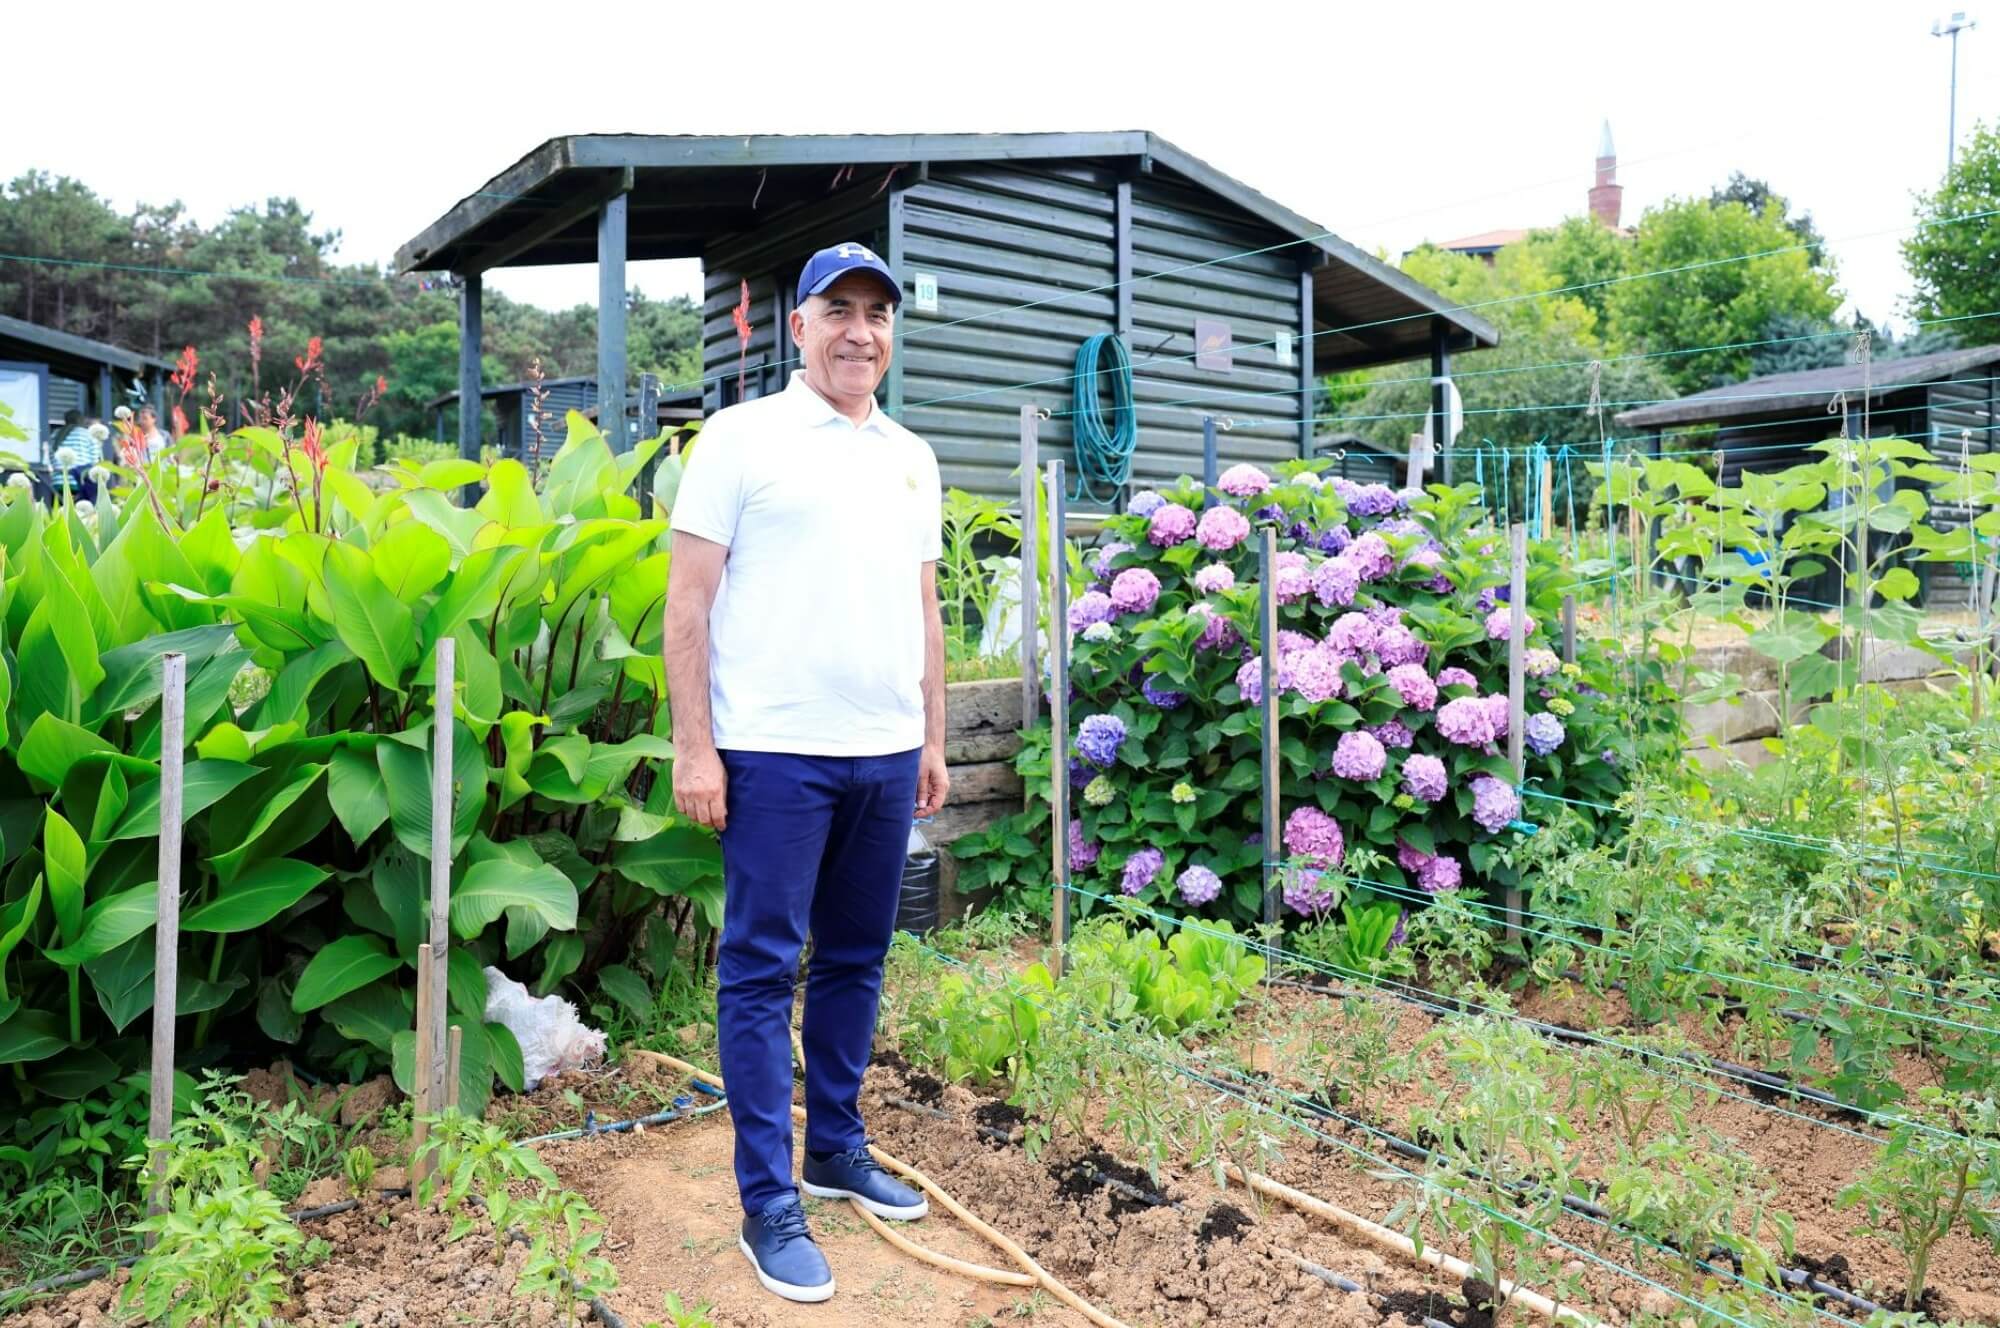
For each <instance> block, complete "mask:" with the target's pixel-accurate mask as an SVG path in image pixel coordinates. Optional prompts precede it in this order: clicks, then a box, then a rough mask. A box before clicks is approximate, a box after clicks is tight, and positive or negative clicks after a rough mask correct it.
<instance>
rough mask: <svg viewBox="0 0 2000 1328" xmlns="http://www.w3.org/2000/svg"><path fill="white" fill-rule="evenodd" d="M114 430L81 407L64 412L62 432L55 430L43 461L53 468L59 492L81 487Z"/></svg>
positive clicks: (52, 479) (52, 478)
mask: <svg viewBox="0 0 2000 1328" xmlns="http://www.w3.org/2000/svg"><path fill="white" fill-rule="evenodd" d="M110 434H111V431H110V430H109V429H107V428H105V427H104V425H103V424H102V423H101V422H99V421H96V420H92V419H91V418H90V417H88V416H87V415H85V414H84V413H83V412H82V411H80V410H66V411H64V412H63V422H62V432H61V433H58V434H51V435H50V437H49V442H48V448H47V451H46V452H45V454H44V455H43V457H42V462H43V464H44V465H46V466H47V467H48V470H49V485H50V488H51V489H52V490H53V492H55V493H61V492H62V491H64V490H72V491H74V490H77V489H79V488H80V487H81V485H82V482H83V476H85V475H86V474H88V473H89V471H90V468H91V467H92V466H94V465H96V464H97V463H98V461H99V460H101V459H102V458H103V456H104V444H103V441H102V440H103V439H104V438H108V437H110Z"/></svg>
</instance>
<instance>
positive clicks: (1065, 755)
mask: <svg viewBox="0 0 2000 1328" xmlns="http://www.w3.org/2000/svg"><path fill="white" fill-rule="evenodd" d="M1066 499H1067V495H1066V494H1065V493H1064V491H1063V463H1062V462H1060V461H1051V462H1049V471H1048V504H1049V550H1048V552H1049V815H1050V819H1051V827H1050V830H1051V833H1050V836H1049V837H1050V840H1051V841H1052V844H1053V850H1052V853H1053V857H1054V859H1055V861H1054V866H1055V877H1054V880H1055V892H1056V893H1055V901H1054V905H1053V907H1052V908H1051V909H1050V912H1049V919H1050V934H1051V937H1052V941H1053V944H1054V948H1055V959H1054V963H1053V964H1052V965H1051V967H1052V968H1053V969H1054V970H1055V975H1056V976H1057V977H1061V976H1062V975H1063V948H1064V947H1065V946H1066V945H1067V944H1068V943H1069V558H1068V556H1067V554H1066V552H1065V548H1064V541H1063V523H1064V521H1065V519H1066V518H1067V515H1068V513H1067V510H1066V509H1067V506H1068V504H1067V501H1066Z"/></svg>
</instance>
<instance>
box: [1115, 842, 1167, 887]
mask: <svg viewBox="0 0 2000 1328" xmlns="http://www.w3.org/2000/svg"><path fill="white" fill-rule="evenodd" d="M1166 861H1167V855H1166V854H1164V853H1162V852H1160V850H1158V849H1156V848H1142V849H1140V850H1138V851H1137V852H1136V853H1134V854H1133V855H1132V856H1131V857H1129V858H1127V859H1125V874H1124V875H1123V876H1122V877H1120V878H1119V880H1118V889H1119V891H1120V893H1123V894H1128V895H1136V894H1138V893H1139V892H1140V891H1141V890H1144V889H1145V888H1146V887H1147V886H1149V885H1151V884H1152V883H1153V878H1154V877H1155V876H1158V875H1159V874H1160V868H1161V867H1162V866H1164V865H1165V864H1166Z"/></svg>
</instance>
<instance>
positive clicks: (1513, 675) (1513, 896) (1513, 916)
mask: <svg viewBox="0 0 2000 1328" xmlns="http://www.w3.org/2000/svg"><path fill="white" fill-rule="evenodd" d="M1508 533H1509V535H1511V536H1512V540H1511V547H1510V548H1509V550H1508V553H1509V557H1510V559H1511V560H1512V578H1511V579H1510V580H1509V582H1508V586H1507V618H1508V632H1507V764H1508V765H1509V766H1511V767H1512V768H1513V771H1514V787H1515V788H1516V789H1517V790H1518V789H1519V788H1520V787H1521V785H1522V783H1523V782H1524V781H1525V779H1526V777H1527V773H1528V760H1527V736H1528V734H1527V728H1528V706H1527V692H1528V671H1527V658H1528V642H1527V635H1528V631H1527V626H1528V622H1527V620H1528V524H1527V522H1525V521H1517V522H1515V523H1514V525H1513V527H1512V528H1511V529H1510V530H1509V532H1508ZM1507 939H1508V940H1509V941H1518V940H1520V939H1521V888H1520V887H1519V886H1517V885H1510V886H1508V887H1507Z"/></svg>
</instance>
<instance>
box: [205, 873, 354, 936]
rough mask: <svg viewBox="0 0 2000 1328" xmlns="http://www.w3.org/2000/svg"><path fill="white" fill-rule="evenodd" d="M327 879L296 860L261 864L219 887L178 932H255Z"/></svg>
mask: <svg viewBox="0 0 2000 1328" xmlns="http://www.w3.org/2000/svg"><path fill="white" fill-rule="evenodd" d="M326 878H327V869H326V868H324V867H320V866H315V865H314V864H312V863H309V862H300V861H298V860H297V859H295V858H272V859H269V860H268V861H265V862H260V863H258V864H257V865H256V866H254V867H251V868H250V869H248V870H247V871H245V872H244V873H243V874H242V875H241V876H238V877H237V878H236V879H235V880H233V881H228V882H224V883H223V884H221V885H220V886H218V887H217V890H216V894H215V897H214V898H213V899H210V900H209V901H208V902H207V903H205V904H202V905H201V906H199V907H197V908H194V909H191V910H189V911H188V912H187V913H186V914H185V915H183V916H182V918H181V930H182V931H191V932H192V931H203V932H242V931H251V930H254V929H255V928H258V927H261V926H263V925H264V924H265V923H267V922H269V921H271V919H273V918H275V917H277V916H278V915H279V914H280V913H283V912H284V911H285V910H286V909H288V908H290V907H292V905H294V904H296V903H298V902H299V901H300V900H301V899H304V898H305V897H306V896H307V895H308V894H311V893H312V891H313V888H314V887H315V886H317V885H318V884H319V883H320V882H321V881H324V880H325V879H326Z"/></svg>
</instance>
